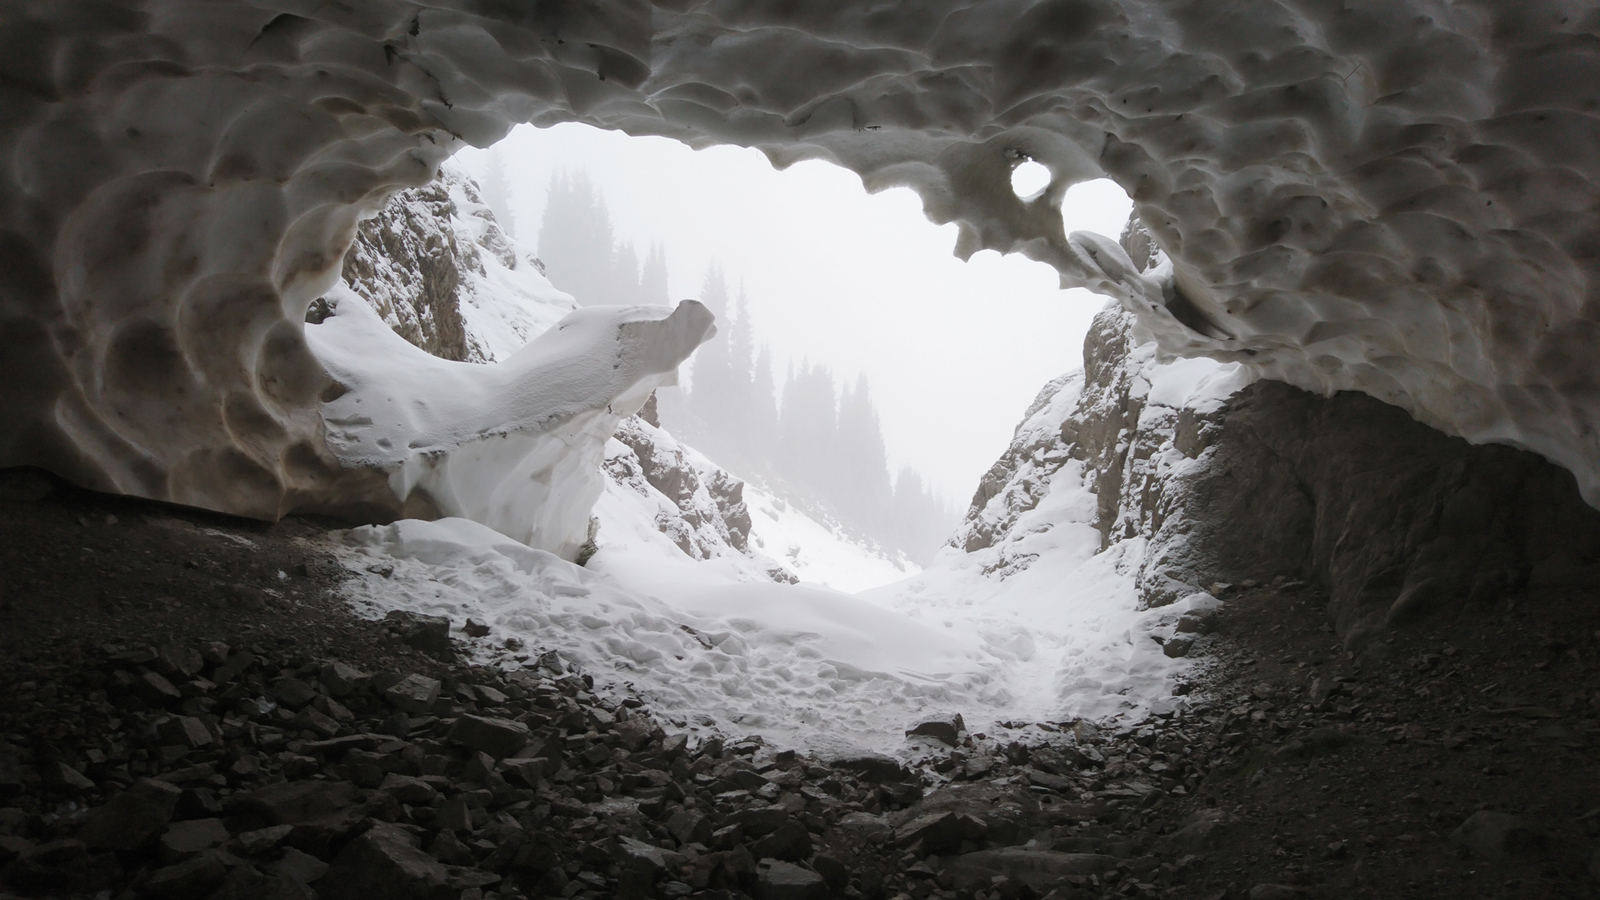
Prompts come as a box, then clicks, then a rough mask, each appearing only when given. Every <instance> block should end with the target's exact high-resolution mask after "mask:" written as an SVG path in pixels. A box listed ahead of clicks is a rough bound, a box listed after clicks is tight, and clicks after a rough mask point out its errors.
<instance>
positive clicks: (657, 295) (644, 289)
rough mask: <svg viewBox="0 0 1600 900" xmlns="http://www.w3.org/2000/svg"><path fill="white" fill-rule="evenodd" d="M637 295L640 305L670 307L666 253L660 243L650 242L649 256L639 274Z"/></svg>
mask: <svg viewBox="0 0 1600 900" xmlns="http://www.w3.org/2000/svg"><path fill="white" fill-rule="evenodd" d="M639 295H640V296H639V302H640V303H652V304H659V305H661V306H671V305H672V298H671V296H670V295H669V294H668V293H667V251H666V248H665V247H663V246H662V245H661V242H660V241H651V242H650V255H649V256H647V257H645V260H644V268H643V269H642V270H641V271H640V273H639Z"/></svg>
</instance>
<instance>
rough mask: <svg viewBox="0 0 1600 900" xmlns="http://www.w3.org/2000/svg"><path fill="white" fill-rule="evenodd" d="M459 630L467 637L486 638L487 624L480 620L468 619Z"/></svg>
mask: <svg viewBox="0 0 1600 900" xmlns="http://www.w3.org/2000/svg"><path fill="white" fill-rule="evenodd" d="M461 630H462V631H465V632H466V633H467V636H468V637H488V636H489V623H488V622H485V621H483V620H481V619H468V620H467V624H466V625H464V626H463V627H462V629H461Z"/></svg>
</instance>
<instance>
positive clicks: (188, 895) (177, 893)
mask: <svg viewBox="0 0 1600 900" xmlns="http://www.w3.org/2000/svg"><path fill="white" fill-rule="evenodd" d="M226 877H228V869H227V867H226V866H224V865H223V864H222V860H220V859H218V858H217V857H216V856H214V855H211V854H206V855H203V856H197V857H195V858H194V859H191V860H188V861H186V862H181V863H178V864H177V865H173V866H167V867H166V868H162V869H157V870H156V871H155V872H154V873H152V874H151V875H150V878H149V879H148V880H147V881H145V883H144V888H143V891H144V896H146V897H153V898H156V900H202V898H203V897H205V896H206V895H208V894H210V893H211V892H212V891H214V890H216V889H217V886H218V885H220V884H222V880H223V879H224V878H226Z"/></svg>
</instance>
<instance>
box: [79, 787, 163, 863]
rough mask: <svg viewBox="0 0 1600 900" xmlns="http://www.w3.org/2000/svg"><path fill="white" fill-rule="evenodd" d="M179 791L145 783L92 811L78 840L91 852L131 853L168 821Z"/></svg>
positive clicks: (150, 838) (156, 833)
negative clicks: (118, 851)
mask: <svg viewBox="0 0 1600 900" xmlns="http://www.w3.org/2000/svg"><path fill="white" fill-rule="evenodd" d="M182 796H183V790H182V789H181V788H179V787H178V786H177V785H173V784H168V783H167V782H165V781H155V780H152V779H148V778H147V779H145V780H144V781H141V782H139V783H138V784H135V785H134V786H133V787H131V788H129V789H127V790H126V791H123V792H122V793H120V794H118V795H116V796H115V797H112V798H111V801H110V802H109V803H107V804H106V805H105V806H102V807H100V808H98V809H95V810H92V811H91V812H90V813H89V818H88V819H87V820H86V821H85V822H84V823H83V828H82V829H80V830H79V831H78V839H79V840H81V841H83V843H84V844H85V845H87V846H88V847H89V848H90V849H92V850H134V849H137V848H139V847H142V846H144V844H145V843H147V842H148V841H150V840H152V839H153V838H155V836H156V835H158V834H160V833H161V830H162V829H163V828H165V827H167V823H168V822H169V821H171V820H172V813H173V811H174V810H176V809H177V808H178V799H179V798H180V797H182Z"/></svg>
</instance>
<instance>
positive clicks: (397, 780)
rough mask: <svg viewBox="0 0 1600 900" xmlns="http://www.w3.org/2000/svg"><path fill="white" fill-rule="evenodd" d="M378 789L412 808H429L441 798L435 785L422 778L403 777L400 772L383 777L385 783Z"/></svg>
mask: <svg viewBox="0 0 1600 900" xmlns="http://www.w3.org/2000/svg"><path fill="white" fill-rule="evenodd" d="M378 789H379V790H381V791H385V792H387V793H388V794H389V796H391V797H393V798H395V799H396V800H399V801H400V802H401V803H405V804H409V805H411V806H427V805H429V804H431V803H433V801H434V800H436V799H438V797H439V792H438V791H437V790H434V787H433V785H431V784H429V783H427V782H426V781H423V780H422V779H421V778H413V777H412V776H410V775H401V774H400V773H398V772H390V773H388V774H387V775H385V776H383V783H382V784H379V785H378Z"/></svg>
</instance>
